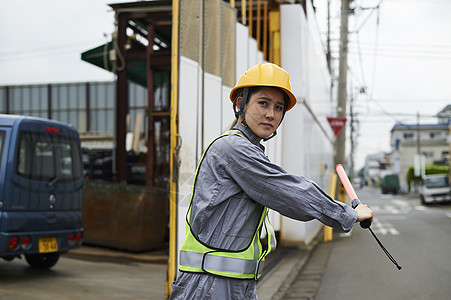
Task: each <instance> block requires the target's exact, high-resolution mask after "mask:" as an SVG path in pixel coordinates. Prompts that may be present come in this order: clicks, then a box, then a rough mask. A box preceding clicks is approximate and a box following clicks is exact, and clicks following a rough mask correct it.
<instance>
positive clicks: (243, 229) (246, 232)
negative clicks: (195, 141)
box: [170, 124, 357, 299]
mask: <svg viewBox="0 0 451 300" xmlns="http://www.w3.org/2000/svg"><path fill="white" fill-rule="evenodd" d="M235 128H236V129H238V130H240V131H241V132H242V133H243V134H244V136H245V137H246V138H243V137H240V136H237V135H228V136H225V137H222V138H220V139H218V140H216V141H215V142H214V143H213V144H212V145H211V146H210V148H209V149H208V151H207V153H206V154H205V157H204V160H203V162H202V164H201V166H200V168H199V171H198V172H199V173H198V177H197V182H196V184H195V187H194V196H193V199H192V212H191V220H190V223H191V229H192V230H193V232H194V233H195V234H196V235H197V237H198V238H199V239H200V240H201V241H202V242H203V243H204V244H206V245H208V246H210V247H212V248H222V249H229V250H242V249H243V247H246V246H247V245H248V244H249V242H250V240H251V239H252V237H253V235H254V232H255V228H256V226H257V223H258V221H259V220H260V216H261V209H262V206H266V207H269V208H271V209H273V210H275V211H278V212H279V213H281V214H282V215H284V216H287V217H290V218H293V219H296V220H300V221H309V220H312V219H317V220H319V221H321V222H322V223H324V224H326V225H328V226H331V227H334V228H337V229H339V230H342V231H345V232H347V231H349V230H351V228H352V226H353V225H354V223H355V222H356V219H357V212H356V211H355V210H354V209H352V208H351V207H350V206H348V205H346V204H343V203H341V202H338V201H335V200H333V199H331V198H330V197H329V196H328V195H327V194H326V193H325V192H324V191H322V190H321V188H319V187H318V186H317V185H316V184H315V183H314V182H313V181H311V180H308V179H306V178H304V177H302V176H296V175H292V174H288V173H287V172H286V171H285V170H284V169H282V168H281V167H279V166H278V165H275V164H273V163H271V162H270V161H269V159H268V158H267V156H266V155H265V153H264V147H263V146H262V145H261V144H260V143H259V137H258V136H256V135H255V134H254V133H253V132H252V131H251V130H250V129H248V128H245V127H243V126H242V125H240V124H237V125H236V126H235ZM170 299H256V284H255V281H253V280H239V279H230V278H221V277H217V276H211V275H207V274H193V273H186V272H179V274H178V277H177V280H176V281H175V282H174V283H173V292H172V294H171V298H170Z"/></svg>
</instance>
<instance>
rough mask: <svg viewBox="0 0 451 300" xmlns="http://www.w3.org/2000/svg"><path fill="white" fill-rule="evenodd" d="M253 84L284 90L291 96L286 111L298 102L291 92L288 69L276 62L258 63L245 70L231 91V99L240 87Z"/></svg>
mask: <svg viewBox="0 0 451 300" xmlns="http://www.w3.org/2000/svg"><path fill="white" fill-rule="evenodd" d="M253 86H272V87H277V88H280V89H281V90H283V91H284V92H285V93H286V94H287V96H288V98H289V103H288V107H287V109H286V111H289V110H290V109H292V108H293V106H294V105H295V104H296V96H295V95H294V94H293V93H292V92H291V84H290V76H289V75H288V73H287V71H285V70H284V69H282V68H281V67H279V66H277V65H275V64H272V63H266V64H260V65H256V66H253V67H251V68H250V69H248V70H247V71H246V72H244V74H243V75H241V76H240V79H239V80H238V82H237V83H236V85H235V87H234V88H233V89H232V91H231V92H230V100H232V102H233V101H234V99H235V96H236V93H237V90H238V89H240V88H244V87H253Z"/></svg>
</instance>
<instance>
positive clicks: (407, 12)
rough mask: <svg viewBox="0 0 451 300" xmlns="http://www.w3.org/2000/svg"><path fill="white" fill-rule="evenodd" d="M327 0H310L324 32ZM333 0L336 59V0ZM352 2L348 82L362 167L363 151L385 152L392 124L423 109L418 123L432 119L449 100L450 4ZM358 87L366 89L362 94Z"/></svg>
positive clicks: (439, 0) (411, 119)
mask: <svg viewBox="0 0 451 300" xmlns="http://www.w3.org/2000/svg"><path fill="white" fill-rule="evenodd" d="M327 1H328V0H315V3H316V4H317V6H318V9H317V12H318V23H319V26H320V30H321V32H323V33H326V32H327V30H326V28H327V27H326V20H327V9H326V8H327ZM331 3H332V10H331V15H332V18H331V22H332V25H333V26H332V40H333V42H332V46H333V49H334V50H335V51H334V54H335V58H338V40H339V28H340V27H339V26H340V25H339V24H340V16H339V12H340V1H338V0H332V1H331ZM379 4H380V5H379ZM377 6H379V9H362V8H372V7H377ZM351 7H352V8H355V10H354V11H355V14H354V15H351V16H350V18H349V32H350V34H349V56H348V65H349V73H348V83H349V84H351V85H352V87H353V88H352V92H353V94H354V103H355V106H354V110H355V112H356V113H357V119H358V121H359V138H358V145H357V147H356V149H355V154H356V166H357V167H361V166H362V165H363V163H364V159H365V157H366V155H368V154H372V153H376V152H378V151H385V152H389V151H390V149H391V148H390V130H391V129H392V128H393V126H394V125H395V124H396V122H403V123H410V124H416V122H417V113H420V123H429V124H430V123H436V122H437V119H436V118H435V117H431V116H435V115H436V114H437V113H438V112H439V111H440V110H441V109H443V108H444V107H445V106H446V105H448V104H451V1H449V0H383V1H381V0H365V1H363V0H355V1H353V2H352V3H351ZM324 37H325V35H324ZM361 87H365V88H366V93H365V94H361V93H359V90H360V88H361ZM349 93H350V92H348V94H349ZM348 113H349V108H348ZM348 133H349V128H348ZM347 150H348V151H349V143H348V144H347Z"/></svg>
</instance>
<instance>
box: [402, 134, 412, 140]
mask: <svg viewBox="0 0 451 300" xmlns="http://www.w3.org/2000/svg"><path fill="white" fill-rule="evenodd" d="M404 139H406V140H411V139H413V132H406V133H404Z"/></svg>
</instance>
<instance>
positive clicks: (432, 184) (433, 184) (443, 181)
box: [426, 176, 449, 188]
mask: <svg viewBox="0 0 451 300" xmlns="http://www.w3.org/2000/svg"><path fill="white" fill-rule="evenodd" d="M448 185H449V182H448V177H445V176H443V177H433V178H427V179H426V187H427V188H440V187H447V186H448Z"/></svg>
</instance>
